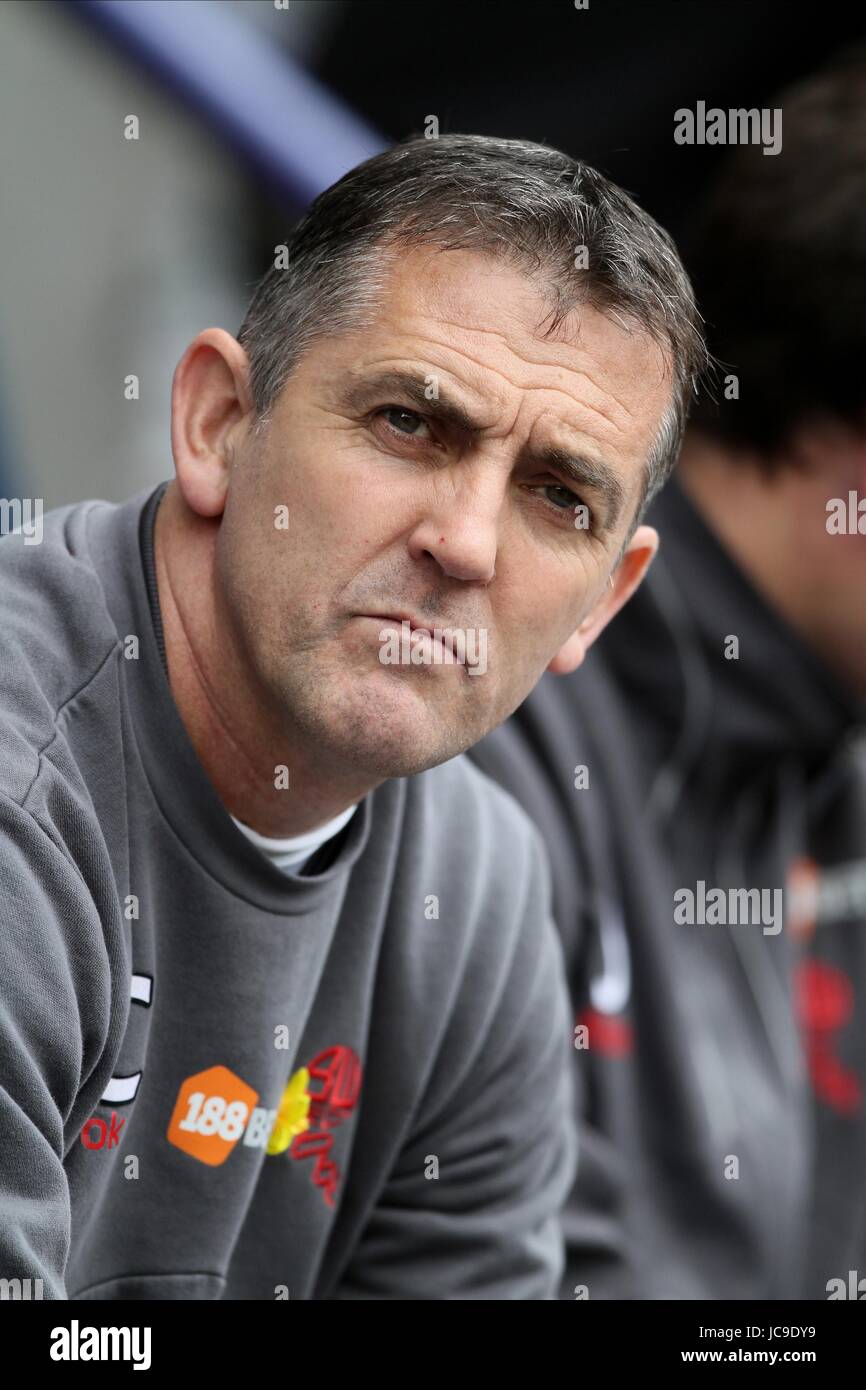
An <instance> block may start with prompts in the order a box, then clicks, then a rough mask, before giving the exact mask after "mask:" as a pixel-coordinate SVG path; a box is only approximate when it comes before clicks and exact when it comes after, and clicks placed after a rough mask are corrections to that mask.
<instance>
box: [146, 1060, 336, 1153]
mask: <svg viewBox="0 0 866 1390" xmlns="http://www.w3.org/2000/svg"><path fill="white" fill-rule="evenodd" d="M308 1082H309V1072H308V1071H307V1069H306V1067H301V1068H300V1070H299V1071H297V1072H295V1074H294V1076H293V1077H292V1078H291V1080H290V1081H289V1083H288V1085H287V1086H286V1088H285V1090H284V1092H283V1095H282V1097H281V1099H280V1104H279V1106H278V1107H277V1109H275V1110H268V1109H266V1108H265V1107H264V1106H260V1105H258V1104H257V1101H258V1099H259V1095H258V1092H257V1091H254V1090H253V1088H252V1086H248V1085H247V1083H246V1082H245V1081H242V1080H241V1078H240V1077H239V1076H236V1075H235V1073H234V1072H233V1071H229V1069H228V1067H208V1069H207V1071H200V1072H196V1074H195V1075H194V1076H188V1077H187V1079H186V1081H184V1083H183V1085H182V1086H181V1088H180V1090H179V1091H178V1094H177V1101H176V1102H175V1107H174V1110H173V1112H172V1116H171V1121H170V1122H169V1126H168V1132H167V1138H168V1140H169V1143H171V1144H174V1145H175V1147H176V1148H178V1149H183V1151H184V1153H188V1154H190V1155H191V1156H192V1157H193V1158H197V1159H199V1160H200V1161H201V1162H202V1163H208V1164H210V1166H211V1167H216V1166H217V1165H218V1164H220V1163H225V1161H226V1159H227V1158H228V1156H229V1154H230V1153H231V1152H232V1150H233V1149H234V1147H235V1145H236V1144H237V1143H238V1142H239V1141H240V1142H242V1143H243V1144H244V1145H246V1146H247V1147H249V1148H253V1149H263V1148H265V1147H266V1146H267V1150H268V1153H271V1154H274V1153H282V1152H283V1151H284V1150H285V1149H287V1148H288V1147H289V1144H290V1143H291V1142H292V1139H293V1138H294V1137H295V1135H296V1134H301V1133H302V1132H303V1131H304V1130H305V1129H306V1128H307V1127H308V1124H309V1120H308V1118H307V1116H308V1113H309V1108H310V1096H309V1095H308V1094H307V1083H308ZM272 1138H273V1142H272V1143H271V1142H269V1141H270V1140H271V1139H272Z"/></svg>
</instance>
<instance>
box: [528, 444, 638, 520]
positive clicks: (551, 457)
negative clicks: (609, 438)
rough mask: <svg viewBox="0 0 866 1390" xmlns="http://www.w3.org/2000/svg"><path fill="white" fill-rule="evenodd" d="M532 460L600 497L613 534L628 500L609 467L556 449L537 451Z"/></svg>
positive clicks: (605, 518)
mask: <svg viewBox="0 0 866 1390" xmlns="http://www.w3.org/2000/svg"><path fill="white" fill-rule="evenodd" d="M531 457H532V459H533V460H534V461H535V462H536V463H537V464H539V465H541V466H545V467H547V468H551V469H553V471H554V472H556V473H561V474H562V475H563V477H565V478H567V479H568V481H569V482H570V483H573V484H574V486H575V487H577V488H589V489H590V490H591V491H592V492H595V493H597V494H598V496H599V497H600V498H601V500H602V503H603V505H604V520H603V525H604V529H605V530H606V531H612V530H613V528H614V527H615V526H616V523H617V519H618V517H619V515H620V512H621V511H622V509H623V507H624V506H625V501H626V496H625V488H624V487H623V485H622V483H621V482H620V480H619V478H618V477H617V476H616V474H615V473H614V471H613V469H612V468H611V467H610V465H609V464H606V463H599V462H597V461H596V460H595V459H590V458H585V457H584V456H583V455H582V454H571V453H569V452H568V451H567V450H566V449H556V448H550V449H537V450H534V451H533V453H532V455H531Z"/></svg>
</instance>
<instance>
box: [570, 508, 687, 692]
mask: <svg viewBox="0 0 866 1390" xmlns="http://www.w3.org/2000/svg"><path fill="white" fill-rule="evenodd" d="M658 548H659V535H658V531H656V530H655V529H654V528H653V527H652V526H639V527H638V528H637V530H636V531H635V533H634V535H633V536H632V538H631V540H630V541H629V543H628V547H627V549H626V551H625V554H624V555H623V557H622V559H621V560H620V562H619V564H618V565H617V567H616V569H615V570H614V571H613V573H612V574H611V581H612V583H608V584H606V585H605V588H604V592H603V593H602V595H601V597H600V598H599V600H598V602H597V603H596V604H595V606H594V607H593V609H592V610H591V612H589V613H588V614H587V616H586V617H585V618H584V620H583V622H582V623H581V624H580V627H578V628H576V629H575V631H574V632H573V633H572V634H571V636H570V637H569V638H568V639H567V640H566V641H565V642H564V643H563V645H562V646H561V647H560V649H559V651H558V652H557V653H556V656H555V657H554V658H553V660H552V661H551V662H550V664H549V666H548V667H547V669H548V671H552V672H553V674H554V675H556V676H567V675H569V673H570V672H571V671H576V670H577V668H578V666H579V665H580V663H581V662H582V661H583V658H584V657H585V656H586V653H587V652H588V651H589V648H590V647H591V646H592V644H593V642H594V641H595V639H596V637H598V636H599V634H600V633H601V632H603V631H604V629H605V628H606V627H607V625H608V623H609V622H610V620H611V618H613V617H614V616H615V615H616V614H617V613H618V612H619V610H620V609H621V608H622V606H623V604H625V603H628V600H629V599H630V598H631V596H632V594H633V593H634V591H635V589H636V588H637V587H638V585H639V584H640V582H641V580H642V579H643V577H644V575H645V574H646V572H647V570H648V569H649V567H650V564H651V563H652V559H653V557H654V555H655V553H656V551H657V550H658Z"/></svg>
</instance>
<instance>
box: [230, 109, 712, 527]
mask: <svg viewBox="0 0 866 1390" xmlns="http://www.w3.org/2000/svg"><path fill="white" fill-rule="evenodd" d="M422 243H427V244H431V245H435V246H438V247H439V248H440V249H442V250H457V249H469V250H474V251H478V252H481V253H485V254H489V255H491V256H495V257H499V258H501V259H502V260H503V261H504V262H506V263H508V264H510V265H512V266H516V267H517V268H519V269H522V270H524V271H525V272H526V273H527V275H531V276H533V277H535V278H536V279H537V281H538V283H539V284H540V286H541V287H542V290H543V292H544V294H545V295H546V296H547V297H549V298H550V300H551V301H552V305H553V307H552V310H551V314H550V323H549V327H548V329H547V330H546V332H547V333H548V334H552V333H554V332H556V330H557V328H558V327H559V326H560V324H561V323H562V322H563V320H564V319H565V318H566V317H567V315H568V314H569V313H570V312H571V311H572V310H573V309H574V308H575V307H576V306H577V305H579V304H589V305H590V306H592V307H593V308H595V309H597V310H599V311H600V312H602V313H604V314H606V315H607V317H608V318H610V319H612V320H613V321H614V322H616V323H618V324H619V325H620V327H622V328H625V329H626V330H630V329H631V328H633V327H637V328H638V329H639V330H643V331H645V332H647V333H648V334H649V335H650V336H651V337H652V338H653V339H654V340H655V341H656V342H657V343H659V344H660V345H662V347H663V348H664V350H665V351H666V352H668V353H669V354H670V357H671V362H672V375H673V392H672V399H671V402H670V404H669V405H668V407H667V409H666V411H665V414H664V416H663V418H662V421H661V424H660V427H659V430H658V433H657V436H656V439H655V440H654V442H653V445H652V447H651V449H650V451H649V455H648V457H647V461H646V468H645V475H644V485H643V491H642V495H641V498H640V502H639V505H638V509H637V513H636V516H635V518H634V520H633V525H632V530H634V526H636V525H637V522H638V521H639V519H640V517H641V515H642V514H643V511H644V510H645V507H646V505H647V503H648V502H649V501H650V500H651V498H652V497H653V496H654V495H655V494H656V493H657V492H658V491H659V489H660V488H661V487H662V485H663V484H664V482H665V481H666V479H667V477H668V475H669V474H670V472H671V470H672V468H673V467H674V465H675V463H676V460H677V457H678V455H679V451H680V446H681V443H682V436H683V431H684V429H685V424H686V419H687V416H688V411H689V407H690V405H691V402H692V399H693V398H694V396H695V395H696V392H697V389H698V386H699V384H700V380H701V377H702V375H703V373H704V371H705V370H706V368H707V366H708V360H707V351H706V346H705V343H704V336H703V331H702V322H703V321H702V319H701V316H700V314H699V312H698V310H697V308H696V305H695V300H694V295H693V292H692V287H691V283H690V281H689V278H688V275H687V274H686V271H685V269H684V267H683V265H682V262H681V261H680V258H679V255H678V253H677V250H676V247H675V246H674V243H673V241H672V240H671V238H670V237H669V236H668V234H667V233H666V232H665V231H664V230H663V229H662V228H661V227H660V226H659V225H658V224H657V223H656V222H654V221H653V219H652V218H651V217H650V216H649V215H648V214H647V213H646V212H644V211H643V210H642V209H641V208H639V207H638V205H637V204H636V203H635V202H634V201H633V200H632V199H631V198H630V197H629V196H628V194H626V193H625V192H623V190H622V189H621V188H619V187H617V185H616V184H614V183H611V182H610V180H609V179H607V178H605V177H604V176H603V175H602V174H600V173H599V172H598V171H597V170H596V169H593V168H591V167H590V166H589V165H588V164H584V163H582V162H581V161H580V160H576V159H572V158H571V157H570V156H569V155H567V154H563V153H562V151H560V150H556V149H552V148H550V147H549V146H547V145H542V144H536V143H535V142H533V141H529V140H505V139H499V138H498V137H493V136H487V135H459V134H445V135H440V136H439V137H438V138H436V139H427V138H426V137H424V136H418V135H416V136H411V137H409V138H408V139H406V140H404V141H401V142H400V143H398V144H396V145H395V146H393V147H392V148H391V149H389V150H386V151H385V152H383V153H382V154H377V155H374V156H373V157H372V158H371V159H367V160H365V161H364V162H363V163H362V164H359V165H357V166H356V168H354V169H351V170H350V171H349V173H347V174H345V175H344V176H343V177H342V178H341V179H338V181H337V182H336V183H334V184H332V185H331V187H330V188H327V189H325V190H324V192H322V193H320V194H319V195H318V197H317V198H315V199H314V201H313V202H312V203H311V204H310V207H309V209H308V210H307V212H306V214H305V215H304V216H303V217H302V218H301V220H300V221H299V222H298V223H297V225H296V226H295V228H294V231H293V233H292V235H291V236H290V237H289V238H288V239H287V243H286V245H287V247H288V264H287V265H286V266H284V267H280V266H279V264H278V263H275V264H274V265H273V266H271V267H270V268H269V269H268V270H267V272H266V273H265V274H264V276H263V277H262V279H261V280H260V281H259V283H258V285H257V286H256V289H255V292H254V294H253V298H252V300H251V302H250V304H249V307H248V309H247V312H246V315H245V317H244V321H243V323H242V325H241V327H240V329H239V331H238V341H239V342H240V344H241V345H242V347H243V348H244V349H245V350H246V352H247V354H248V357H249V360H250V389H251V393H252V396H253V403H254V409H255V414H256V426H255V428H256V432H257V433H261V431H262V430H263V429H265V428H266V427H267V425H268V423H269V419H270V412H271V410H272V407H273V405H274V402H275V401H276V399H277V397H278V396H279V394H280V392H281V391H282V389H283V387H284V386H285V385H286V383H287V381H288V379H289V377H290V375H291V373H292V371H293V370H294V368H295V367H296V365H297V363H298V362H299V361H300V358H301V357H302V355H303V354H304V352H305V351H306V350H307V348H309V347H310V346H311V345H312V344H313V343H314V342H316V341H317V340H319V339H322V338H325V337H333V336H337V335H339V334H342V333H350V332H354V331H357V330H360V329H362V328H365V327H369V326H371V325H372V324H373V323H374V322H375V318H376V314H377V311H378V307H379V305H380V303H381V296H382V293H383V290H384V289H385V286H386V284H387V279H388V274H389V272H390V269H391V267H392V265H393V264H394V260H395V258H396V256H397V255H398V254H399V252H400V250H401V248H405V247H407V246H413V245H419V244H422ZM578 247H586V250H587V257H586V260H587V268H586V269H580V268H576V266H575V253H576V251H577V248H578Z"/></svg>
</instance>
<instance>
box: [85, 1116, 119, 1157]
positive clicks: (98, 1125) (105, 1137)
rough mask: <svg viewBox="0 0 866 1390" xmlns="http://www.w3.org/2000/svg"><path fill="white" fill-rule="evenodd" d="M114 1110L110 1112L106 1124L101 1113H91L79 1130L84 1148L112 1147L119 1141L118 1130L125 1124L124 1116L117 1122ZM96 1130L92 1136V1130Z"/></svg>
mask: <svg viewBox="0 0 866 1390" xmlns="http://www.w3.org/2000/svg"><path fill="white" fill-rule="evenodd" d="M118 1118H119V1117H118V1114H117V1111H116V1110H112V1112H111V1121H110V1124H106V1122H105V1120H103V1118H102V1116H101V1115H91V1117H90V1119H89V1120H88V1121H87V1124H86V1125H85V1126H84V1128H83V1130H82V1131H81V1142H82V1144H83V1145H84V1147H85V1149H113V1148H114V1147H115V1146H116V1145H117V1144H119V1143H120V1131H121V1130H122V1129H123V1126H124V1125H125V1124H126V1116H124V1117H123V1119H122V1120H120V1122H119V1123H118ZM94 1130H95V1131H96V1137H95V1138H94V1134H93V1131H94Z"/></svg>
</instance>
